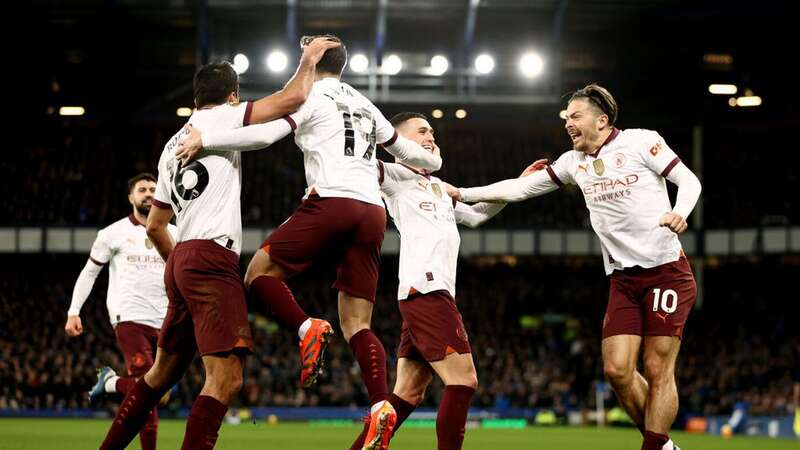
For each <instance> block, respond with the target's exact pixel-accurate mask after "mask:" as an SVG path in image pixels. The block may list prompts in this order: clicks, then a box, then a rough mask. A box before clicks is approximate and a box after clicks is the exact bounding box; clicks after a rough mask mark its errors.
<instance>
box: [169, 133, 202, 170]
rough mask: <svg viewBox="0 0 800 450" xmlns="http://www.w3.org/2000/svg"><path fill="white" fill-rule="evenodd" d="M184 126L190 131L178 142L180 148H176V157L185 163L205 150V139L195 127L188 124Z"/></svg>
mask: <svg viewBox="0 0 800 450" xmlns="http://www.w3.org/2000/svg"><path fill="white" fill-rule="evenodd" d="M184 128H185V129H186V130H187V131H188V133H187V134H186V135H185V136H184V137H183V138H181V140H180V141H179V142H178V148H177V149H175V159H177V160H179V161H181V162H182V163H183V164H184V165H185V164H186V163H187V162H189V161H191V160H192V159H194V157H195V156H197V154H198V153H200V152H201V151H202V150H203V139H202V137H201V135H200V132H199V131H197V129H196V128H195V127H193V126H191V125H186V126H185V127H184Z"/></svg>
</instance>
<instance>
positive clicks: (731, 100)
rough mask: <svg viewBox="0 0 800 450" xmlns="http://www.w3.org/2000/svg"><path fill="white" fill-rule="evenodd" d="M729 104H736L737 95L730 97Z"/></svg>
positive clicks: (732, 105)
mask: <svg viewBox="0 0 800 450" xmlns="http://www.w3.org/2000/svg"><path fill="white" fill-rule="evenodd" d="M728 105H730V106H731V107H734V106H736V97H731V98H729V99H728Z"/></svg>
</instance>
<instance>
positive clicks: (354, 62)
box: [348, 53, 369, 73]
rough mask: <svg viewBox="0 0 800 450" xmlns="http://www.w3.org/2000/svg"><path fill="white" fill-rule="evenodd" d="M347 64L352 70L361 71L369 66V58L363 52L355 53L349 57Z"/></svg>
mask: <svg viewBox="0 0 800 450" xmlns="http://www.w3.org/2000/svg"><path fill="white" fill-rule="evenodd" d="M348 65H349V66H350V70H352V71H353V72H355V73H363V72H365V71H366V70H367V68H368V67H369V59H367V57H366V56H365V55H364V54H363V53H356V54H355V55H353V56H352V57H351V58H350V62H349V63H348Z"/></svg>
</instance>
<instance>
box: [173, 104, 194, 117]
mask: <svg viewBox="0 0 800 450" xmlns="http://www.w3.org/2000/svg"><path fill="white" fill-rule="evenodd" d="M175 114H176V115H177V116H178V117H189V116H191V115H192V108H187V107H186V106H184V107H182V108H178V109H177V110H176V111H175Z"/></svg>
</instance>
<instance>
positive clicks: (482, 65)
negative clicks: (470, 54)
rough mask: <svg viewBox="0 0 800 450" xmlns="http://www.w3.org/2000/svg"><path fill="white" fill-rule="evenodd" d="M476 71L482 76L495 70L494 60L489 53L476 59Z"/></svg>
mask: <svg viewBox="0 0 800 450" xmlns="http://www.w3.org/2000/svg"><path fill="white" fill-rule="evenodd" d="M475 70H477V71H478V73H479V74H481V75H486V74H488V73H490V72H491V71H492V70H494V58H492V55H489V54H488V53H483V54H480V55H478V57H477V58H475Z"/></svg>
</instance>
